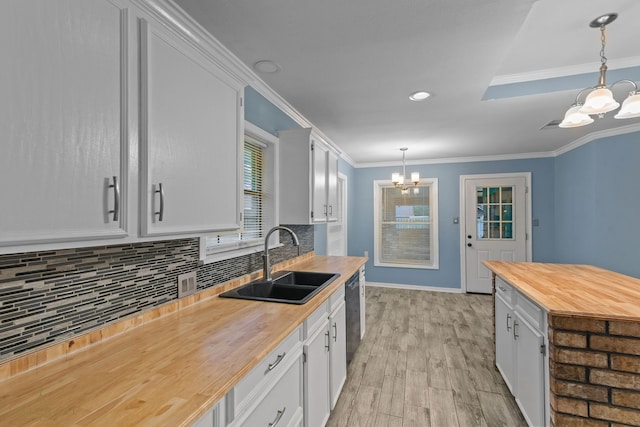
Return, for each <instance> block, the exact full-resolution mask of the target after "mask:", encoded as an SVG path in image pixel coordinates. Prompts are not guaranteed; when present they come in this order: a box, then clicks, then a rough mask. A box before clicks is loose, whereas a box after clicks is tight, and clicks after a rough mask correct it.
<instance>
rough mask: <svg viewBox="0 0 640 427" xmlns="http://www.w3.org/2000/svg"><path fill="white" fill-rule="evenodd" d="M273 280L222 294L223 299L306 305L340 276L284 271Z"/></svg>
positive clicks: (253, 283) (250, 284)
mask: <svg viewBox="0 0 640 427" xmlns="http://www.w3.org/2000/svg"><path fill="white" fill-rule="evenodd" d="M276 276H277V277H275V278H274V279H273V280H269V281H264V280H258V281H255V282H251V283H249V284H247V285H244V286H240V287H238V288H236V289H232V290H230V291H227V292H224V293H221V294H220V295H219V296H220V297H222V298H239V299H248V300H257V301H270V302H282V303H288V304H304V303H306V302H307V301H309V300H310V299H311V298H313V297H314V296H315V295H316V294H318V293H319V292H320V291H321V290H322V289H324V288H325V287H326V286H327V285H328V284H329V283H331V282H333V281H334V280H335V279H336V278H337V277H338V276H340V274H337V273H316V272H310V271H283V272H280V273H276Z"/></svg>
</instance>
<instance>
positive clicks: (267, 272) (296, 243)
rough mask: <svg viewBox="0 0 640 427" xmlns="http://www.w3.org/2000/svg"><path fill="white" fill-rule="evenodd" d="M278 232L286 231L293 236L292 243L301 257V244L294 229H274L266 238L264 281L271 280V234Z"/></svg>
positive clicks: (263, 259) (263, 268)
mask: <svg viewBox="0 0 640 427" xmlns="http://www.w3.org/2000/svg"><path fill="white" fill-rule="evenodd" d="M276 230H284V231H287V232H289V234H291V243H293V245H294V246H297V247H298V255H300V242H299V241H298V236H296V233H294V232H293V230H292V229H290V228H288V227H283V226H281V225H278V226H275V227H273V228H272V229H271V230H269V232H268V233H267V236H266V237H265V238H264V254H262V261H263V263H264V265H263V267H262V280H271V266H270V265H269V237H271V234H272V233H273V232H274V231H276Z"/></svg>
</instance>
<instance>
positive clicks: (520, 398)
mask: <svg viewBox="0 0 640 427" xmlns="http://www.w3.org/2000/svg"><path fill="white" fill-rule="evenodd" d="M515 316H516V317H515V319H514V323H513V328H514V329H513V332H514V336H515V337H516V340H515V342H516V347H517V348H516V363H517V366H516V372H517V375H518V380H517V384H516V392H515V393H514V395H515V396H516V401H517V403H518V406H520V409H521V410H522V415H524V418H525V419H526V420H527V422H528V423H529V425H530V426H541V425H543V424H544V387H545V382H544V353H543V352H542V345H543V344H544V337H543V336H542V334H540V332H538V331H537V330H536V329H535V328H533V327H532V326H531V325H529V323H527V321H526V320H524V319H523V318H522V316H520V314H518V313H516V314H515Z"/></svg>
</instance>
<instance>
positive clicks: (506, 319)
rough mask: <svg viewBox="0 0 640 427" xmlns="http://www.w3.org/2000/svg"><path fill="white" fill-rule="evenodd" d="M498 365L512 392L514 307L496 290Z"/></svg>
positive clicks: (513, 391)
mask: <svg viewBox="0 0 640 427" xmlns="http://www.w3.org/2000/svg"><path fill="white" fill-rule="evenodd" d="M495 309H496V311H495V313H496V314H495V327H496V331H495V332H496V338H495V339H496V366H497V367H498V370H500V373H501V374H502V378H504V382H505V383H506V384H507V387H509V391H511V393H514V394H515V392H516V390H515V351H514V350H515V343H514V340H513V322H514V319H513V308H511V306H510V305H509V304H507V303H506V302H505V301H504V300H503V299H502V297H501V296H500V295H499V294H498V293H497V292H496V299H495Z"/></svg>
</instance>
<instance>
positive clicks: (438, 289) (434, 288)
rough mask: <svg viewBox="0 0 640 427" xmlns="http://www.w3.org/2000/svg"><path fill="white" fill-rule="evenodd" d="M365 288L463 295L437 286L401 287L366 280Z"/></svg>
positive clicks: (457, 290)
mask: <svg viewBox="0 0 640 427" xmlns="http://www.w3.org/2000/svg"><path fill="white" fill-rule="evenodd" d="M366 286H373V287H376V288H394V289H409V290H412V291H432V292H447V293H451V294H462V293H463V291H462V289H460V288H441V287H438V286H420V285H403V284H399V283H381V282H369V281H368V280H367V282H366Z"/></svg>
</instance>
